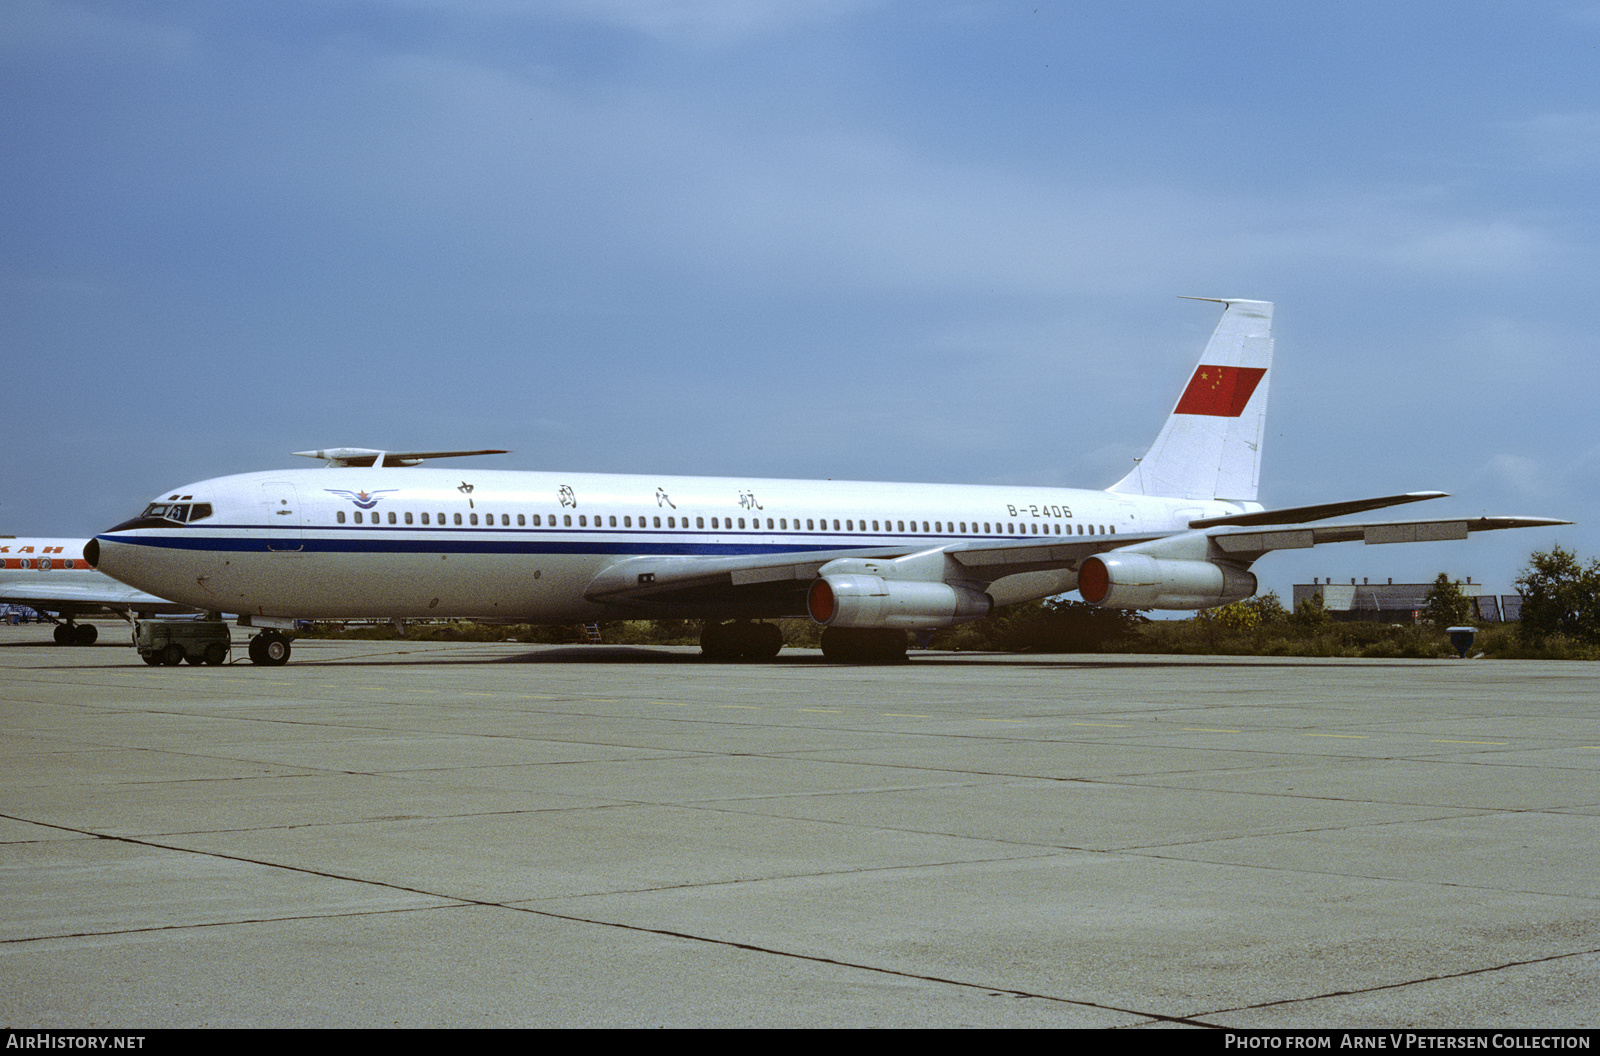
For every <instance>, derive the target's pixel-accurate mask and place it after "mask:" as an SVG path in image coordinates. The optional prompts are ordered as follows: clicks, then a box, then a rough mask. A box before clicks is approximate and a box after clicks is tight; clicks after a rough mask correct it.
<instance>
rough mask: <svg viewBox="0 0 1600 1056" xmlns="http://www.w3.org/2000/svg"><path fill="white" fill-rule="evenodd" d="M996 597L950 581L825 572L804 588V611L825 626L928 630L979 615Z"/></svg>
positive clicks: (981, 615) (991, 604)
mask: <svg viewBox="0 0 1600 1056" xmlns="http://www.w3.org/2000/svg"><path fill="white" fill-rule="evenodd" d="M992 608H994V601H993V600H992V599H991V598H990V597H989V595H987V594H985V593H983V592H982V591H978V590H973V589H972V588H971V587H960V586H955V585H952V584H950V583H931V582H927V581H924V580H899V579H884V578H883V577H881V576H867V575H834V576H823V577H822V578H820V579H818V580H817V581H816V582H814V583H812V584H811V589H810V590H808V591H807V592H806V611H808V612H809V613H810V614H811V618H812V619H813V620H816V621H817V622H818V623H820V624H822V625H824V626H826V627H885V628H900V629H902V630H927V629H930V628H934V627H951V626H954V625H955V624H958V623H966V622H967V621H968V620H977V619H982V618H983V617H985V616H987V615H989V610H990V609H992Z"/></svg>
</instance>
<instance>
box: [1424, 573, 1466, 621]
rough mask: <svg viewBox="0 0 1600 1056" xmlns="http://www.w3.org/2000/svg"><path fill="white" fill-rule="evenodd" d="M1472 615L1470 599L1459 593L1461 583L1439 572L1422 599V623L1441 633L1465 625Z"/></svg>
mask: <svg viewBox="0 0 1600 1056" xmlns="http://www.w3.org/2000/svg"><path fill="white" fill-rule="evenodd" d="M1472 615H1473V612H1472V599H1470V598H1468V597H1467V596H1466V595H1465V594H1463V593H1461V581H1460V580H1459V579H1458V580H1454V581H1452V580H1451V579H1450V577H1449V576H1447V575H1445V574H1444V573H1443V572H1440V573H1439V578H1437V579H1435V580H1434V581H1433V587H1432V588H1431V589H1430V590H1429V591H1428V594H1427V596H1426V597H1425V598H1424V599H1423V605H1422V622H1424V623H1426V624H1429V625H1431V626H1433V627H1437V628H1438V629H1439V630H1441V631H1442V630H1444V629H1445V628H1447V627H1455V626H1459V625H1460V624H1464V623H1466V622H1467V621H1468V620H1470V619H1471V618H1472Z"/></svg>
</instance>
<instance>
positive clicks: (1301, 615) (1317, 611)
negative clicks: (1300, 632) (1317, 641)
mask: <svg viewBox="0 0 1600 1056" xmlns="http://www.w3.org/2000/svg"><path fill="white" fill-rule="evenodd" d="M1289 619H1290V620H1292V621H1293V622H1295V623H1297V624H1299V625H1300V626H1302V627H1310V628H1313V629H1315V628H1317V627H1321V626H1323V625H1324V624H1326V623H1327V622H1328V621H1329V620H1330V619H1332V617H1330V616H1329V615H1328V609H1327V606H1326V605H1324V604H1323V601H1322V591H1320V590H1319V591H1317V592H1316V593H1315V594H1311V595H1309V596H1307V597H1304V598H1301V599H1300V603H1299V604H1298V605H1296V606H1295V607H1294V615H1293V616H1290V617H1289Z"/></svg>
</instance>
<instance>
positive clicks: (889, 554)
mask: <svg viewBox="0 0 1600 1056" xmlns="http://www.w3.org/2000/svg"><path fill="white" fill-rule="evenodd" d="M1427 497H1429V498H1432V497H1434V496H1433V495H1428V496H1427ZM1400 501H1416V500H1415V499H1412V498H1409V497H1407V498H1405V499H1401V500H1400ZM1307 509H1311V508H1307ZM1277 523H1283V522H1281V521H1280V522H1277ZM1569 523H1571V522H1569V521H1563V520H1557V519H1555V518H1550V517H1457V518H1438V519H1434V520H1420V521H1381V522H1367V523H1356V524H1334V525H1316V526H1311V527H1296V528H1275V529H1272V530H1270V531H1241V530H1239V529H1237V528H1236V527H1234V526H1233V525H1231V524H1224V525H1222V526H1220V527H1216V528H1210V529H1203V530H1198V531H1188V532H1149V533H1142V534H1117V535H1092V536H1073V537H1071V538H1070V539H1068V538H1065V537H1063V538H1059V539H1058V538H1056V537H1054V536H1052V537H1050V538H1049V539H1046V538H1044V537H1042V536H1041V537H1038V538H1034V537H1032V536H1029V537H1026V538H1023V537H1018V538H1014V539H1013V538H1006V539H993V540H988V539H985V540H972V541H961V542H954V543H949V544H945V545H936V546H932V547H926V548H918V547H916V546H915V545H911V544H908V545H903V546H899V547H877V548H871V549H861V550H846V551H839V550H818V551H812V552H802V553H793V552H791V553H784V554H779V555H773V554H747V555H739V556H735V557H697V556H692V555H686V556H646V557H632V558H627V559H625V560H622V561H619V562H617V563H616V564H614V565H611V566H610V567H608V568H606V569H605V570H604V571H602V572H601V573H600V574H599V575H597V576H595V578H594V579H593V580H591V581H590V583H589V585H588V587H587V589H586V590H585V591H584V596H585V597H586V598H588V599H589V600H590V601H595V602H600V603H602V604H610V605H616V606H617V607H618V608H619V609H621V610H624V611H623V612H620V613H619V617H620V618H628V617H629V616H630V615H643V614H645V613H647V612H651V611H666V610H668V609H670V610H673V611H678V612H689V611H693V610H696V609H697V608H698V607H700V606H711V605H713V604H715V605H719V606H727V605H728V604H730V603H737V602H739V601H741V600H742V601H744V602H747V603H748V604H749V606H750V609H751V611H763V612H771V611H792V612H793V613H794V614H796V615H798V614H800V613H801V612H803V607H802V606H803V599H804V595H805V590H806V588H807V587H808V586H809V585H810V583H811V582H812V581H814V580H815V579H816V578H817V577H818V576H819V575H829V574H831V573H832V572H833V571H837V570H840V569H842V568H844V567H845V566H849V570H850V571H856V572H860V571H867V572H868V573H869V574H874V575H882V576H884V577H886V578H890V579H907V580H923V581H929V582H945V583H960V584H963V585H966V586H970V587H975V588H977V589H980V590H981V589H985V588H987V587H988V585H989V584H991V583H994V582H995V581H996V580H1000V579H1004V578H1005V577H1007V576H1016V575H1023V574H1026V573H1032V572H1059V571H1067V572H1072V571H1076V570H1077V569H1078V568H1079V567H1080V566H1081V565H1082V563H1083V562H1084V561H1085V560H1086V559H1088V558H1090V557H1093V556H1095V555H1096V554H1104V553H1110V552H1112V551H1120V550H1129V551H1132V552H1136V553H1144V554H1149V555H1153V556H1161V555H1163V554H1165V553H1168V552H1170V554H1171V556H1186V557H1187V556H1196V557H1197V556H1199V555H1198V554H1196V552H1195V548H1196V547H1197V546H1198V547H1199V548H1200V549H1201V551H1204V552H1209V553H1210V554H1211V555H1212V557H1214V558H1215V559H1219V560H1223V561H1228V562H1237V563H1238V564H1239V565H1243V566H1248V565H1250V564H1251V563H1253V562H1254V561H1255V560H1256V559H1257V558H1259V557H1261V556H1262V555H1263V554H1266V553H1269V552H1271V551H1273V550H1290V549H1302V548H1306V547H1313V546H1319V545H1321V544H1324V543H1344V542H1362V543H1368V544H1377V543H1419V542H1434V541H1445V540H1452V539H1465V538H1466V537H1467V536H1468V534H1470V533H1472V532H1485V531H1495V530H1499V529H1504V528H1532V527H1548V526H1552V525H1561V524H1569ZM930 541H931V540H930ZM835 563H837V564H835ZM830 565H832V566H834V567H832V568H830V567H829V566H830ZM708 611H709V610H708Z"/></svg>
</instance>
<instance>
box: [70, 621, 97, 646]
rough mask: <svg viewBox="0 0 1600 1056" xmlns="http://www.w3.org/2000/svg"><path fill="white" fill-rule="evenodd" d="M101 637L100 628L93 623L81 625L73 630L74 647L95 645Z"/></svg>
mask: <svg viewBox="0 0 1600 1056" xmlns="http://www.w3.org/2000/svg"><path fill="white" fill-rule="evenodd" d="M99 637H100V628H98V627H96V626H95V625H94V624H92V623H80V624H78V625H77V626H76V627H74V628H73V630H72V644H73V645H93V644H94V643H95V641H96V640H97V639H99Z"/></svg>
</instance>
